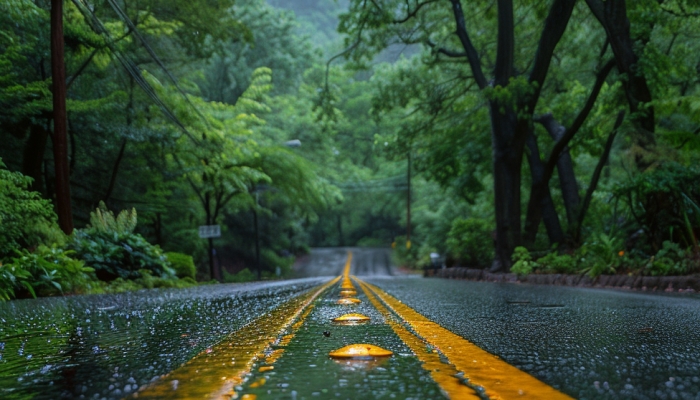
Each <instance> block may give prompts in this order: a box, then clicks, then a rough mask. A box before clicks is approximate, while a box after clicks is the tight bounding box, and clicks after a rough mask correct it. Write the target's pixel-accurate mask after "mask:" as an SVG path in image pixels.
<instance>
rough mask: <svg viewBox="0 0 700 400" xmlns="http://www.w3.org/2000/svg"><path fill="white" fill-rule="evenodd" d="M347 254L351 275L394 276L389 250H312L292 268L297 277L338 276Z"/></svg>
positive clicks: (351, 248)
mask: <svg viewBox="0 0 700 400" xmlns="http://www.w3.org/2000/svg"><path fill="white" fill-rule="evenodd" d="M348 252H352V273H353V275H357V276H373V275H394V273H395V272H394V267H393V265H392V261H391V250H390V249H381V248H380V249H375V248H361V247H330V248H323V249H313V250H312V251H311V254H310V255H309V256H307V257H304V258H302V259H301V260H300V261H299V262H298V263H297V265H295V267H294V271H295V273H296V274H297V276H299V277H310V276H338V275H340V274H341V273H342V271H343V265H344V263H345V259H346V258H347V257H348Z"/></svg>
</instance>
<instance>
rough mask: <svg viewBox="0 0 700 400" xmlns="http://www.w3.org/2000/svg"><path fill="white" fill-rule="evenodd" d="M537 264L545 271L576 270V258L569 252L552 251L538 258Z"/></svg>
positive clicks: (566, 271) (565, 272) (572, 271)
mask: <svg viewBox="0 0 700 400" xmlns="http://www.w3.org/2000/svg"><path fill="white" fill-rule="evenodd" d="M537 264H538V265H539V267H540V268H542V269H543V270H544V271H545V272H555V273H559V274H571V273H574V272H576V259H575V258H574V257H572V256H570V255H568V254H561V255H560V254H557V253H556V252H552V253H549V254H547V255H546V256H544V257H541V258H539V259H537Z"/></svg>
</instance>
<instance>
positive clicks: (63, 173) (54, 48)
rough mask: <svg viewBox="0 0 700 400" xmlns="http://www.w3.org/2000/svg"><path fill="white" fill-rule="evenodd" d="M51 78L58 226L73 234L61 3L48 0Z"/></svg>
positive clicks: (60, 0) (68, 233)
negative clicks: (49, 10) (49, 9)
mask: <svg viewBox="0 0 700 400" xmlns="http://www.w3.org/2000/svg"><path fill="white" fill-rule="evenodd" d="M51 79H52V86H53V158H54V170H55V171H54V172H55V174H56V210H57V214H58V225H59V226H60V227H61V230H62V231H63V232H65V233H66V234H67V235H70V234H71V233H72V232H73V213H72V211H71V199H70V175H69V167H68V140H67V134H66V125H67V118H66V66H65V63H64V60H63V0H51Z"/></svg>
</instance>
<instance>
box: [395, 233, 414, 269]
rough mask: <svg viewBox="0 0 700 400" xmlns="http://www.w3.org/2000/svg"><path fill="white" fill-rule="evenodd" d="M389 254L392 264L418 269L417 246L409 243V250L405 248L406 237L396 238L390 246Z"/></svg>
mask: <svg viewBox="0 0 700 400" xmlns="http://www.w3.org/2000/svg"><path fill="white" fill-rule="evenodd" d="M392 247H393V251H392V253H391V255H392V258H393V262H394V264H396V265H399V266H402V267H408V268H418V267H419V264H418V259H419V257H418V250H417V248H418V246H416V245H415V243H411V248H406V236H397V237H396V238H395V239H394V243H393V244H392Z"/></svg>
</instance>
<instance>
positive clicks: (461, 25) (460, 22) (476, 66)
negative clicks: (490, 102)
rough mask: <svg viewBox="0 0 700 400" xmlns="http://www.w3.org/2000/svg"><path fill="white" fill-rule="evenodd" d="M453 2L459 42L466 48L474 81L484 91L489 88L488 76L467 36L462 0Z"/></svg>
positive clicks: (452, 0)
mask: <svg viewBox="0 0 700 400" xmlns="http://www.w3.org/2000/svg"><path fill="white" fill-rule="evenodd" d="M450 1H451V2H452V13H453V14H454V16H455V24H456V25H457V30H456V32H455V33H456V34H457V37H458V38H459V41H460V42H461V43H462V47H464V52H465V53H466V55H467V59H468V60H469V65H470V66H471V68H472V73H474V79H475V80H476V84H477V85H479V89H484V88H486V87H487V86H488V81H487V80H486V76H484V71H483V70H482V69H481V60H480V59H479V54H478V53H477V51H476V49H475V48H474V45H473V44H472V42H471V40H470V39H469V35H468V34H467V27H466V24H465V22H464V11H462V2H461V1H460V0H450Z"/></svg>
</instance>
